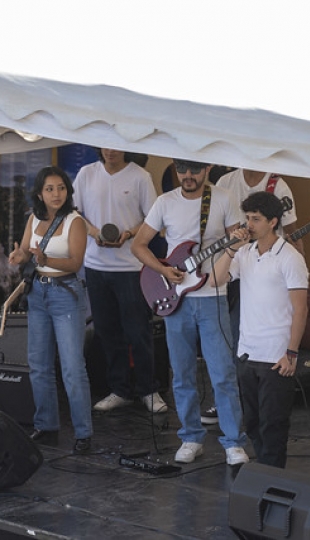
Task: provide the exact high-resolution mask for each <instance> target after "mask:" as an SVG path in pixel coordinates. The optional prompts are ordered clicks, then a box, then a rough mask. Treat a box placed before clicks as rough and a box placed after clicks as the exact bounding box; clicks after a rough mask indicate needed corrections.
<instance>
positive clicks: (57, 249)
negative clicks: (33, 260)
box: [30, 211, 82, 274]
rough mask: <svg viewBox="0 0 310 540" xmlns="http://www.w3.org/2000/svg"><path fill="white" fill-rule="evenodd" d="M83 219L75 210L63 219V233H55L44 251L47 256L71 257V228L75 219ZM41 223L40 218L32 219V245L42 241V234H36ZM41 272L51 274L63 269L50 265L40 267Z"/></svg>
mask: <svg viewBox="0 0 310 540" xmlns="http://www.w3.org/2000/svg"><path fill="white" fill-rule="evenodd" d="M76 218H78V219H82V217H81V216H80V214H78V212H76V211H73V212H71V213H70V214H68V215H67V216H66V217H65V218H64V220H63V228H62V232H61V234H57V231H56V234H54V235H53V236H52V237H51V238H50V239H49V242H48V244H47V246H46V249H45V250H44V253H45V254H46V255H47V257H52V258H53V259H66V258H67V257H69V240H68V238H69V230H70V227H71V224H72V221H73V220H74V219H76ZM39 223H40V220H39V219H38V218H36V217H35V216H33V220H32V235H31V239H30V247H35V245H36V242H38V243H40V242H41V240H42V238H43V237H42V236H39V235H38V234H36V232H35V231H36V229H37V227H38V225H39ZM40 271H41V272H48V273H49V274H53V273H54V274H57V273H59V272H62V271H63V270H56V268H51V267H49V266H42V267H40Z"/></svg>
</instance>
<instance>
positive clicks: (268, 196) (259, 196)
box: [241, 191, 283, 230]
mask: <svg viewBox="0 0 310 540" xmlns="http://www.w3.org/2000/svg"><path fill="white" fill-rule="evenodd" d="M241 208H242V210H243V212H245V213H247V212H260V213H261V214H262V215H263V216H265V218H267V219H268V221H271V220H272V219H273V218H277V220H278V221H277V224H276V225H275V226H274V230H276V229H277V228H278V226H279V225H280V222H281V218H282V215H283V204H282V202H281V201H280V199H279V198H278V197H276V195H274V194H273V193H269V192H268V191H258V192H257V193H252V195H249V197H248V198H247V199H245V200H244V201H243V203H242V204H241Z"/></svg>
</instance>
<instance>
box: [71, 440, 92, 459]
mask: <svg viewBox="0 0 310 540" xmlns="http://www.w3.org/2000/svg"><path fill="white" fill-rule="evenodd" d="M90 452H91V438H90V437H89V438H88V439H76V441H75V444H74V447H73V453H74V454H78V455H85V454H90Z"/></svg>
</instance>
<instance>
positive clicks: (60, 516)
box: [0, 368, 310, 540]
mask: <svg viewBox="0 0 310 540" xmlns="http://www.w3.org/2000/svg"><path fill="white" fill-rule="evenodd" d="M198 377H199V384H200V391H201V401H202V409H203V408H204V407H205V406H207V405H209V404H210V385H209V382H208V377H207V375H206V374H205V373H203V368H200V369H199V374H198ZM97 397H98V396H93V401H94V402H95V401H96V400H97ZM163 397H164V398H165V399H166V401H167V403H168V404H169V410H168V412H167V414H166V413H165V414H157V415H154V416H153V417H152V415H151V414H150V413H148V411H147V410H146V409H145V408H144V407H143V406H142V404H141V403H140V402H138V401H137V402H136V403H134V405H132V406H130V407H126V408H122V409H116V410H114V411H111V412H109V413H104V414H102V413H95V414H94V416H93V420H94V431H95V434H94V437H93V452H92V454H91V455H89V456H84V457H83V456H73V455H72V453H71V449H72V443H73V432H72V427H71V423H70V419H69V415H68V407H67V403H66V400H65V398H64V395H63V392H62V390H61V388H60V401H61V414H62V428H61V432H60V442H59V446H58V447H56V448H52V447H46V446H40V450H41V451H42V454H43V456H44V462H43V464H42V465H41V467H39V469H38V470H37V471H36V472H35V473H34V474H33V475H32V476H31V477H30V478H29V479H28V480H27V481H26V482H25V483H24V484H23V485H21V486H19V487H14V488H10V489H8V490H2V491H1V492H0V538H1V540H6V539H11V538H23V537H29V538H36V539H54V538H57V539H74V540H79V539H87V540H93V539H95V540H97V539H113V540H114V539H115V540H118V539H120V538H126V539H133V540H167V539H192V540H194V539H195V540H196V539H212V540H225V539H230V538H236V535H235V533H234V532H232V530H231V529H230V527H229V497H230V489H231V487H232V485H233V482H234V479H235V478H236V475H237V474H238V468H237V469H236V468H232V467H229V466H227V465H226V464H225V455H224V451H223V449H222V447H221V446H220V444H219V443H218V440H217V439H218V436H219V434H220V431H219V428H218V426H217V425H215V426H211V427H210V428H209V430H208V435H207V438H206V442H205V447H204V454H203V456H201V457H199V458H197V460H196V461H195V462H194V463H193V464H188V465H182V468H181V470H179V471H175V470H173V471H172V472H169V469H168V472H167V470H166V469H164V473H162V474H157V475H155V474H151V473H149V472H148V471H146V470H139V469H135V468H129V467H126V466H123V465H121V464H120V457H121V455H122V454H125V455H129V456H132V455H133V454H134V455H136V454H140V457H138V458H135V459H136V461H138V463H142V464H144V465H145V464H146V465H150V464H155V465H157V466H159V465H160V464H163V465H173V466H174V465H177V464H175V463H174V461H173V456H174V454H175V452H176V450H177V448H178V447H179V445H180V441H179V440H178V438H177V435H176V431H177V429H178V427H179V422H178V419H177V416H176V413H175V409H174V402H173V398H172V394H171V391H169V390H168V391H167V392H166V393H165V394H163ZM306 397H307V390H306V392H305V394H304V396H303V393H302V392H301V391H300V390H297V391H296V400H295V407H294V413H293V417H292V426H291V433H290V441H289V446H288V453H289V458H288V463H287V471H302V472H303V474H304V475H305V476H307V475H309V478H310V459H309V454H310V451H309V437H310V417H309V410H308V409H307V407H306V404H305V400H304V398H306ZM29 429H30V428H29V427H28V428H27V430H28V431H29ZM247 450H248V453H249V455H250V457H251V460H253V461H254V454H253V451H252V448H251V446H250V445H248V447H247ZM143 454H144V455H143Z"/></svg>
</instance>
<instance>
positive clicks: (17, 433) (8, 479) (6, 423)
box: [0, 411, 43, 489]
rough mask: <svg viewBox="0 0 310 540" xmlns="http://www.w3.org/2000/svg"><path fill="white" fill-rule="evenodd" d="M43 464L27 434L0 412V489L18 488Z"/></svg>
mask: <svg viewBox="0 0 310 540" xmlns="http://www.w3.org/2000/svg"><path fill="white" fill-rule="evenodd" d="M42 462H43V456H42V454H41V452H40V450H39V449H38V448H37V446H36V444H35V443H34V442H33V441H32V440H31V439H30V437H29V436H28V435H27V433H26V432H25V431H24V430H23V429H22V428H21V427H20V426H19V425H18V424H17V423H16V422H15V421H14V420H13V419H12V418H10V417H9V416H7V415H6V414H4V413H3V412H1V411H0V489H7V488H11V487H15V486H20V485H22V484H24V483H25V482H26V480H28V478H30V476H32V475H33V474H34V473H35V471H36V470H37V469H38V468H39V467H40V465H41V464H42Z"/></svg>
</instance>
